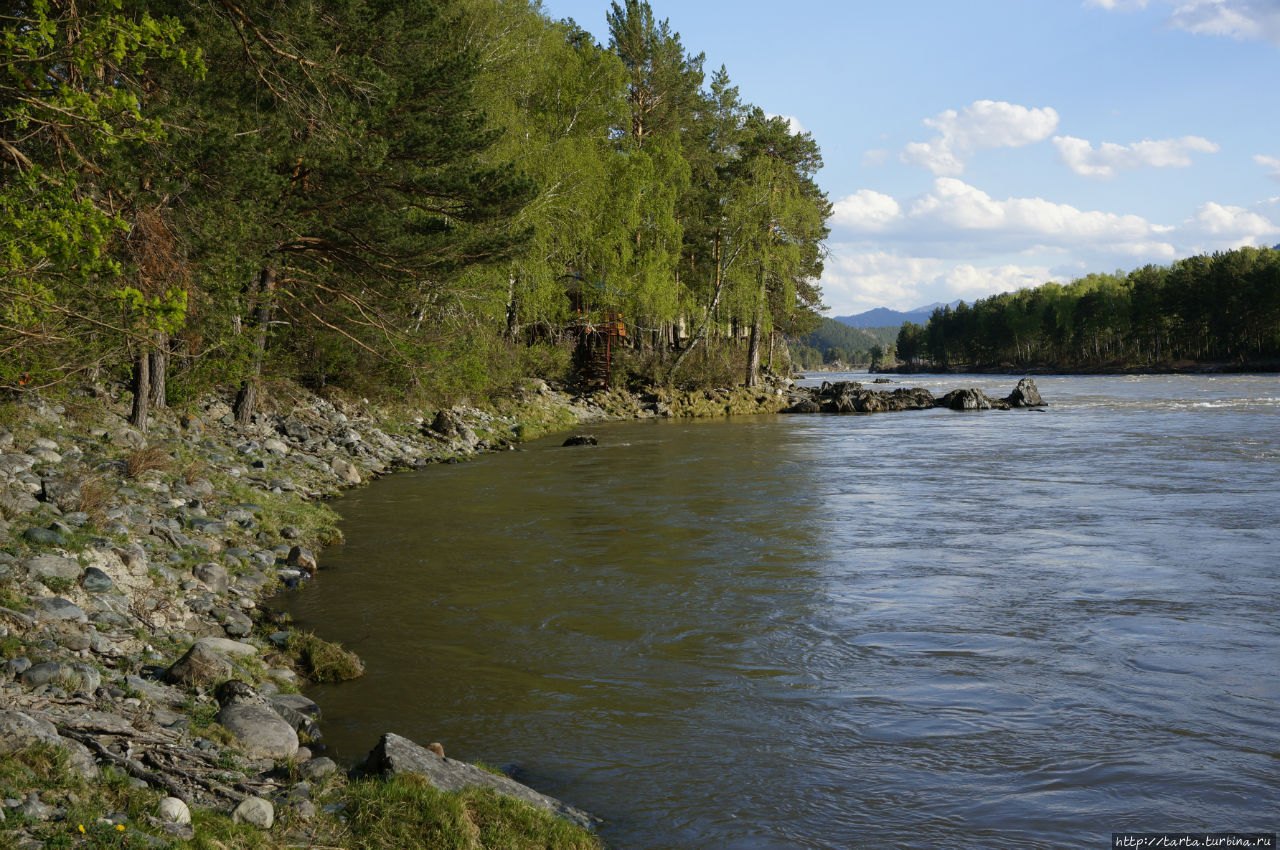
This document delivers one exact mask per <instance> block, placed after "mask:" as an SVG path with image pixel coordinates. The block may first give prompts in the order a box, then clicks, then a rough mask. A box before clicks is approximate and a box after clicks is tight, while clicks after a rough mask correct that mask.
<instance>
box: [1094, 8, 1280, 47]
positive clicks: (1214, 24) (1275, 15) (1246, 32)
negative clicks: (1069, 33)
mask: <svg viewBox="0 0 1280 850" xmlns="http://www.w3.org/2000/svg"><path fill="white" fill-rule="evenodd" d="M1159 2H1161V3H1163V5H1166V6H1172V7H1173V9H1172V10H1171V11H1170V12H1169V18H1168V22H1169V24H1170V25H1171V26H1173V27H1176V28H1177V29H1181V30H1186V31H1187V32H1192V33H1196V34H1197V35H1217V36H1227V37H1229V38H1234V39H1238V40H1240V41H1269V42H1271V43H1272V44H1277V45H1280V4H1277V3H1276V2H1275V0H1159ZM1084 5H1086V6H1093V7H1096V8H1099V9H1106V10H1107V11H1127V10H1131V9H1145V8H1146V7H1147V6H1148V5H1150V3H1149V0H1085V4H1084Z"/></svg>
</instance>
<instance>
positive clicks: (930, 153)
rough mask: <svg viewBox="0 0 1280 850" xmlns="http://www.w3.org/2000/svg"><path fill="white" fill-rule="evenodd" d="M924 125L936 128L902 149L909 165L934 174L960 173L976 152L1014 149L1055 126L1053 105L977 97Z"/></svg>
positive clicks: (1037, 139) (1049, 131) (1036, 138)
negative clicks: (929, 136) (929, 135)
mask: <svg viewBox="0 0 1280 850" xmlns="http://www.w3.org/2000/svg"><path fill="white" fill-rule="evenodd" d="M924 123H925V126H927V127H932V128H933V129H935V130H937V131H938V135H937V136H935V137H934V138H932V139H930V140H929V141H927V142H912V143H911V144H909V145H907V146H906V148H905V149H904V150H903V151H902V154H901V157H900V158H901V159H902V161H903V162H905V163H907V164H908V165H920V166H923V167H925V168H927V169H929V170H930V171H932V172H933V173H934V174H937V175H957V174H963V173H964V168H965V162H966V161H967V160H968V159H969V157H970V156H972V155H973V153H974V152H975V151H978V150H982V149H988V148H1016V147H1021V146H1022V145H1027V144H1031V143H1032V142H1039V141H1042V140H1043V139H1047V138H1048V137H1049V136H1050V135H1052V133H1053V131H1054V130H1055V129H1056V128H1057V126H1058V113H1057V111H1056V110H1055V109H1053V108H1052V107H1044V108H1040V109H1030V108H1028V107H1025V106H1018V105H1017V104H1013V103H1005V102H1004V101H994V100H979V101H975V102H973V103H971V104H970V105H968V106H966V107H965V108H964V109H962V110H960V111H956V110H954V109H948V110H946V111H945V112H941V113H939V114H938V115H937V116H936V117H934V118H926V119H925V122H924Z"/></svg>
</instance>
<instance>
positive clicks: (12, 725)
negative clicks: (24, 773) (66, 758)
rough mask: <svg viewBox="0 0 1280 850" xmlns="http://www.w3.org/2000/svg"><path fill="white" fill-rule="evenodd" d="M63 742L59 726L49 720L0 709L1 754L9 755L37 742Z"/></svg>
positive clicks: (55, 744) (54, 743)
mask: <svg viewBox="0 0 1280 850" xmlns="http://www.w3.org/2000/svg"><path fill="white" fill-rule="evenodd" d="M61 743H62V738H60V737H59V736H58V729H57V727H55V726H54V725H53V724H52V723H50V722H49V721H48V720H45V719H44V718H42V717H32V716H31V715H29V714H23V713H22V712H20V711H0V756H7V755H10V754H11V753H16V752H18V750H25V749H26V748H27V747H32V746H35V745H36V744H52V745H54V746H58V745H60V744H61Z"/></svg>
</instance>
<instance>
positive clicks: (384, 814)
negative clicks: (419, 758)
mask: <svg viewBox="0 0 1280 850" xmlns="http://www.w3.org/2000/svg"><path fill="white" fill-rule="evenodd" d="M346 796H347V799H348V801H349V802H348V805H347V809H346V812H345V813H346V815H347V818H348V823H349V826H350V829H351V835H350V836H349V837H348V839H347V842H348V843H347V844H346V845H344V846H349V847H352V848H360V850H366V848H367V850H373V848H384V847H396V848H400V850H484V848H499V847H500V848H504V850H534V848H538V849H539V850H542V849H543V848H555V850H598V848H600V847H601V844H600V840H599V839H598V838H596V836H594V835H592V834H591V833H589V832H587V831H586V830H584V829H581V828H580V827H577V826H574V825H573V824H571V823H569V822H568V821H565V820H563V819H561V818H558V817H555V816H554V815H551V814H549V813H547V812H544V811H542V810H540V809H535V808H534V807H533V806H530V805H528V804H525V803H522V802H520V801H518V800H515V799H513V798H511V797H504V796H502V795H501V794H498V793H497V792H495V791H493V790H492V789H479V788H468V789H465V790H462V791H455V792H452V793H445V792H442V791H439V790H437V789H435V788H433V787H432V786H431V785H429V784H428V783H427V781H426V780H425V779H423V778H422V777H420V776H416V775H413V774H408V775H403V776H397V777H395V778H393V779H388V780H376V779H375V780H363V781H360V782H354V783H352V784H351V785H350V786H348V788H347V794H346Z"/></svg>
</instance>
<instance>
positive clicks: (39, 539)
mask: <svg viewBox="0 0 1280 850" xmlns="http://www.w3.org/2000/svg"><path fill="white" fill-rule="evenodd" d="M22 536H23V538H25V539H26V540H27V541H29V542H31V543H38V544H40V545H42V546H61V545H62V544H63V543H66V542H67V540H66V538H65V537H63V536H62V535H61V534H59V533H58V532H56V531H51V530H50V529H47V528H28V529H27V530H26V531H24V532H22Z"/></svg>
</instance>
